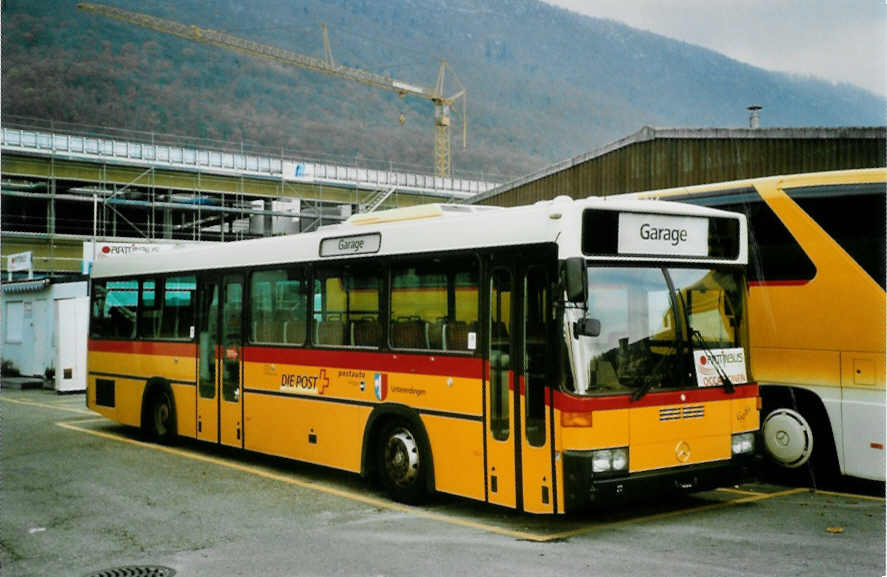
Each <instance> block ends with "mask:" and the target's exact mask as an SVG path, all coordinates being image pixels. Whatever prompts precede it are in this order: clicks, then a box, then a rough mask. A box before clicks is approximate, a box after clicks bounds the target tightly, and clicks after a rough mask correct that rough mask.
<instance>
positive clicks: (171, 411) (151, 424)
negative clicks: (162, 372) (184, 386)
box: [142, 383, 176, 445]
mask: <svg viewBox="0 0 887 577" xmlns="http://www.w3.org/2000/svg"><path fill="white" fill-rule="evenodd" d="M142 406H143V407H145V408H144V410H143V412H142V430H143V432H144V434H145V437H146V438H147V439H148V440H150V441H153V442H155V443H160V444H161V445H171V444H172V443H173V441H175V439H176V403H175V398H174V397H173V394H172V390H170V388H169V385H167V384H166V383H153V384H151V383H149V385H148V390H147V391H146V392H145V401H144V403H143V405H142Z"/></svg>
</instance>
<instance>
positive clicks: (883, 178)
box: [611, 168, 887, 200]
mask: <svg viewBox="0 0 887 577" xmlns="http://www.w3.org/2000/svg"><path fill="white" fill-rule="evenodd" d="M869 182H887V168H859V169H853V170H832V171H824V172H805V173H800V174H781V175H775V176H761V177H757V178H745V179H741V180H731V181H726V182H716V183H710V184H698V185H694V186H680V187H675V188H666V189H661V190H647V191H643V192H632V193H627V194H620V195H618V196H617V197H611V198H620V199H626V200H629V199H642V200H643V199H647V200H649V199H659V198H669V197H675V196H686V195H694V194H704V193H713V192H718V191H722V190H735V189H740V188H755V187H761V186H768V185H770V186H775V187H777V188H796V187H802V186H818V185H822V186H825V185H831V184H852V183H869Z"/></svg>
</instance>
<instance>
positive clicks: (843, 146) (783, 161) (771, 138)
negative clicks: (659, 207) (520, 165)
mask: <svg viewBox="0 0 887 577" xmlns="http://www.w3.org/2000/svg"><path fill="white" fill-rule="evenodd" d="M885 139H887V127H883V126H877V127H840V128H757V129H751V128H740V129H737V128H666V129H660V128H652V127H649V126H648V127H644V128H643V129H641V130H639V131H638V132H636V133H634V134H632V135H630V136H627V137H625V138H623V139H621V140H617V141H616V142H612V143H610V144H608V145H606V146H604V147H602V148H599V149H597V150H593V151H591V152H589V153H586V154H582V155H579V156H577V157H575V158H571V159H569V160H565V161H562V162H559V163H557V164H554V165H552V166H549V167H547V168H544V169H542V170H540V171H537V172H535V173H533V174H530V175H527V176H525V177H523V178H520V179H517V180H514V181H512V182H508V183H505V184H503V185H502V186H499V187H497V188H495V189H493V190H491V191H489V192H487V193H484V194H481V195H478V196H476V197H474V198H473V199H472V202H473V203H476V204H490V205H499V206H518V205H523V204H532V203H534V202H536V201H538V200H548V199H551V198H554V197H556V196H560V195H567V196H571V197H573V198H584V197H586V196H605V195H608V194H619V193H624V192H640V191H644V190H657V189H662V188H673V187H677V186H691V185H694V184H707V183H712V182H723V181H729V180H737V179H743V178H754V177H759V176H773V175H778V174H796V173H801V172H819V171H825V170H844V169H851V168H877V167H883V166H887V160H885V155H887V150H885Z"/></svg>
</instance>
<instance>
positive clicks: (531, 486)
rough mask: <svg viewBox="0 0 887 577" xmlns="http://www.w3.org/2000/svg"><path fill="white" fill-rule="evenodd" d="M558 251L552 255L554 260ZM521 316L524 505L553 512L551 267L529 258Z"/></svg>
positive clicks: (518, 330)
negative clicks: (550, 360)
mask: <svg viewBox="0 0 887 577" xmlns="http://www.w3.org/2000/svg"><path fill="white" fill-rule="evenodd" d="M553 259H554V257H553V256H552V260H553ZM518 272H519V278H520V279H521V283H520V287H519V288H520V301H521V302H520V304H521V306H520V316H518V319H520V320H519V322H518V323H516V325H517V326H516V331H515V332H516V333H518V334H517V335H516V337H515V340H516V341H517V342H516V343H515V344H516V345H517V347H518V349H519V350H520V355H518V356H519V358H518V361H519V363H518V365H517V366H516V367H515V372H516V374H518V375H519V377H518V379H519V390H520V395H519V396H518V397H517V398H518V399H519V400H520V418H519V419H518V422H520V423H522V424H523V426H522V427H521V431H520V441H521V443H520V446H521V458H520V461H519V462H520V472H521V475H522V478H521V480H522V483H521V486H522V488H523V490H522V496H523V508H524V511H529V512H532V513H553V512H555V509H554V500H555V495H554V492H555V487H556V485H555V484H554V479H553V472H554V468H553V467H552V456H553V451H552V445H551V426H552V423H551V419H552V411H551V401H552V397H551V395H552V392H551V387H550V383H549V372H550V371H549V370H548V369H549V361H548V359H550V358H551V357H552V354H553V353H552V347H551V342H552V339H553V338H554V336H553V335H551V334H550V332H551V330H552V323H551V322H550V320H551V314H552V312H551V300H550V298H551V295H550V294H549V293H550V291H551V285H550V282H549V280H550V279H549V269H548V267H546V266H544V265H541V264H539V265H536V264H530V265H529V266H524V265H522V266H520V267H519V269H518Z"/></svg>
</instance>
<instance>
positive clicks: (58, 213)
mask: <svg viewBox="0 0 887 577" xmlns="http://www.w3.org/2000/svg"><path fill="white" fill-rule="evenodd" d="M4 120H5V122H4V126H3V127H2V130H0V152H2V163H0V172H2V182H0V191H2V204H3V206H2V217H3V218H2V231H3V243H2V244H3V247H2V253H3V254H2V256H3V268H5V266H6V258H5V257H6V256H7V255H8V254H13V253H15V252H21V251H26V250H32V251H34V252H35V261H36V263H37V265H38V268H40V269H42V270H45V271H47V272H53V271H75V270H77V269H78V267H79V258H78V257H79V253H80V249H81V246H82V242H83V240H91V239H92V235H93V231H95V233H96V236H97V238H99V239H101V240H109V241H110V240H120V239H127V240H134V241H139V242H145V241H149V242H150V241H155V240H156V241H158V242H173V241H176V240H187V241H226V240H235V239H241V238H250V237H255V236H269V235H272V234H287V233H292V232H299V231H305V230H311V229H314V228H316V227H318V226H321V225H324V224H332V223H335V222H340V221H342V220H344V219H346V218H348V217H349V216H351V215H352V214H354V213H357V212H364V211H369V210H376V209H389V208H397V207H407V206H415V205H419V204H425V203H429V202H444V203H446V202H459V201H463V200H465V199H468V198H471V197H474V196H477V195H479V194H483V193H484V192H487V191H489V190H491V189H493V188H495V187H496V186H497V183H495V182H490V181H487V180H486V179H484V178H474V177H458V176H457V177H454V178H445V177H438V176H433V175H430V174H422V173H421V172H418V171H411V170H410V169H409V168H407V169H404V168H403V167H397V166H394V165H393V163H381V162H375V163H374V162H372V161H366V164H367V166H355V165H353V164H351V163H348V162H347V161H343V160H342V159H321V160H318V159H310V158H304V157H302V156H300V155H298V154H295V153H292V152H288V151H285V150H274V149H270V148H265V147H259V146H256V145H250V144H244V143H228V142H222V141H212V140H206V139H192V138H187V137H180V136H170V135H162V134H154V133H149V132H137V131H128V130H118V129H108V128H96V127H91V126H82V125H71V124H64V123H44V122H42V121H37V120H32V119H29V121H16V120H13V121H9V120H8V119H4ZM386 165H387V166H386Z"/></svg>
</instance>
